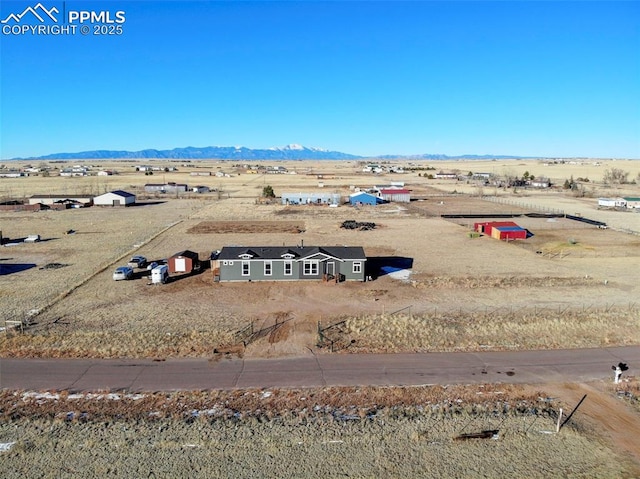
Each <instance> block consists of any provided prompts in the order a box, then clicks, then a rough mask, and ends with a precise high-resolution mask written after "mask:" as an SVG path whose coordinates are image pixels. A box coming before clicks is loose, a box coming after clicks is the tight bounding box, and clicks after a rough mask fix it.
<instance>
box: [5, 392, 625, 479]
mask: <svg viewBox="0 0 640 479" xmlns="http://www.w3.org/2000/svg"><path fill="white" fill-rule="evenodd" d="M0 403H1V404H2V416H3V418H4V419H3V421H2V422H0V442H3V443H10V442H12V443H14V444H13V445H12V446H11V448H10V449H9V451H7V452H4V453H0V454H2V461H1V462H0V474H2V476H3V477H7V478H13V477H16V478H17V477H35V476H38V477H78V476H82V477H88V478H91V477H103V476H104V475H110V476H117V477H154V476H155V477H194V476H196V477H205V476H206V477H247V478H248V477H251V478H254V477H280V478H293V477H322V478H326V477H345V476H348V477H425V478H439V477H487V476H490V477H495V478H500V477H525V476H526V477H531V478H543V477H544V478H546V477H575V478H593V477H633V474H634V473H635V472H636V471H635V470H634V466H633V464H632V463H630V462H628V460H627V459H625V458H624V457H623V456H620V455H618V453H616V452H614V451H612V450H610V449H609V448H608V447H606V446H604V445H603V443H602V442H601V440H600V439H599V438H598V437H597V435H594V431H592V430H590V429H589V426H588V425H583V424H581V423H580V422H578V421H572V422H571V423H569V424H567V426H566V427H564V428H562V429H561V431H560V433H559V434H554V433H553V431H555V425H556V418H557V407H558V404H556V403H555V402H554V401H549V400H548V399H547V398H546V395H545V394H544V393H543V392H537V391H530V390H529V391H528V390H524V389H522V388H520V387H516V386H509V385H502V386H499V387H496V386H490V385H484V386H483V385H480V386H473V387H456V386H452V387H430V388H424V387H423V388H389V389H386V388H385V389H381V388H357V389H355V388H325V389H321V390H315V389H314V390H249V391H234V392H207V393H204V392H176V393H170V394H148V395H126V394H122V393H121V394H113V393H112V394H107V393H104V394H102V395H98V394H93V395H71V394H66V393H62V394H59V395H36V394H27V393H21V392H15V393H8V392H4V393H3V394H2V397H1V398H0ZM489 430H490V431H497V432H496V433H495V434H493V433H492V434H490V435H489V437H488V438H485V439H466V440H463V439H461V437H460V436H461V435H464V434H470V433H478V432H481V431H489Z"/></svg>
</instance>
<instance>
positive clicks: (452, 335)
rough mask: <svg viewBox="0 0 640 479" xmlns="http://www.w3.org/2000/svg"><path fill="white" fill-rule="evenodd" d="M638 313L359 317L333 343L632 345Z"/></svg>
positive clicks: (351, 347) (362, 348) (440, 347)
mask: <svg viewBox="0 0 640 479" xmlns="http://www.w3.org/2000/svg"><path fill="white" fill-rule="evenodd" d="M639 314H640V310H638V308H631V309H629V308H623V309H610V310H600V311H582V310H573V311H572V310H559V309H552V310H529V311H522V310H519V311H509V310H501V311H488V312H475V313H465V312H461V311H457V312H456V311H453V312H449V313H447V312H437V311H435V312H432V313H430V314H419V315H408V314H396V315H378V316H362V317H350V318H347V319H346V322H345V328H344V330H343V331H342V333H341V334H337V335H336V334H335V333H334V334H333V335H332V339H334V340H335V341H336V342H337V343H338V344H343V345H348V348H347V347H346V346H345V350H348V351H349V352H353V353H356V352H369V351H385V352H399V351H478V350H483V349H485V350H486V349H491V350H521V349H555V348H561V349H568V348H589V347H606V346H611V345H613V344H616V345H633V344H637V341H638V338H639V337H640V323H639V322H638V315H639ZM334 349H335V348H334ZM338 349H340V348H339V347H338Z"/></svg>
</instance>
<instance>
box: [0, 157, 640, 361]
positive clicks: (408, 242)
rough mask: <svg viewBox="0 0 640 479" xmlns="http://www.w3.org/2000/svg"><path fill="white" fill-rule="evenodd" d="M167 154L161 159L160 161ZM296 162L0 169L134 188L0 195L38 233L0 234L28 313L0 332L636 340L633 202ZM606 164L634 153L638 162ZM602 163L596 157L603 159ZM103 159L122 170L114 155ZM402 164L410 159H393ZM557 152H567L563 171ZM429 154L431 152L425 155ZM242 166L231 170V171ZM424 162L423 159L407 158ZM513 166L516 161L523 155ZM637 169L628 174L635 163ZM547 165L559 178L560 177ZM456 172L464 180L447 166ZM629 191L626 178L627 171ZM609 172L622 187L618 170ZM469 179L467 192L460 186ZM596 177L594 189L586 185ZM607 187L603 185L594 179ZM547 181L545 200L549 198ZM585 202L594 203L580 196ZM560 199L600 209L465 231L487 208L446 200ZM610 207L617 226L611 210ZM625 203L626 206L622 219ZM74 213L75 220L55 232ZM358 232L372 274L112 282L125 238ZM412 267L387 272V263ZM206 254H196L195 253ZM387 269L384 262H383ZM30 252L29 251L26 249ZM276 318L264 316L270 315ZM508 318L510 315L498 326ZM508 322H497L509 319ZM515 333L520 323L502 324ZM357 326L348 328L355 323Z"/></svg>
mask: <svg viewBox="0 0 640 479" xmlns="http://www.w3.org/2000/svg"><path fill="white" fill-rule="evenodd" d="M162 164H164V163H162ZM283 164H284V165H285V166H287V167H288V168H289V170H290V171H295V172H296V173H297V174H295V175H294V174H248V173H246V172H245V170H241V169H240V168H237V167H234V166H232V165H231V164H230V163H229V162H211V163H210V164H207V163H206V162H202V163H197V165H196V164H189V165H188V166H185V167H182V166H180V167H178V170H179V171H178V172H167V173H164V172H163V173H160V174H157V175H155V176H153V177H150V176H145V175H144V174H143V173H141V172H135V171H122V172H121V174H119V175H115V176H110V177H86V178H61V177H56V176H51V177H47V178H45V177H41V176H36V177H27V178H16V179H9V178H3V179H2V181H0V188H1V189H0V192H2V193H3V194H4V195H5V196H10V195H13V196H12V197H17V196H20V195H16V194H15V193H16V191H21V192H22V196H25V197H27V196H29V194H28V192H34V194H35V193H36V192H42V191H46V192H56V193H57V194H62V193H65V192H66V193H69V194H87V193H90V192H92V191H95V192H96V193H98V192H101V191H100V190H108V189H111V188H122V189H127V190H131V191H136V192H138V194H140V195H141V197H142V198H147V199H146V200H145V199H141V200H140V204H139V205H138V206H135V207H129V208H97V207H92V208H80V209H68V210H63V211H40V212H25V211H21V212H13V211H1V212H0V219H1V228H2V231H3V234H4V237H5V238H22V237H26V236H27V235H29V234H40V235H41V237H42V238H43V241H41V242H38V243H30V244H26V243H19V244H16V245H14V246H5V247H3V248H2V255H1V256H2V258H1V259H2V262H1V263H0V264H1V265H2V267H3V268H5V271H7V268H8V267H9V265H12V266H11V267H13V268H18V269H20V268H23V269H22V270H20V271H18V272H14V273H12V274H3V275H0V292H1V293H2V297H3V305H4V307H3V310H2V318H0V320H2V321H3V322H4V321H23V322H26V323H29V324H30V325H29V327H28V328H27V329H26V331H25V333H24V334H5V335H2V336H1V337H0V352H1V353H2V354H4V355H16V356H52V357H57V356H62V357H69V356H70V357H73V356H82V357H86V356H89V357H149V356H152V357H175V356H209V355H211V354H212V353H213V351H214V350H215V349H221V348H225V347H230V346H232V345H233V344H234V343H235V342H237V336H235V334H236V333H237V332H238V331H240V330H242V329H244V328H246V327H248V326H249V325H251V327H252V328H253V329H254V330H258V331H259V330H267V328H270V327H273V326H277V329H278V331H277V334H272V335H263V336H262V337H257V339H256V340H255V341H252V342H251V343H250V344H245V346H246V348H244V351H243V354H245V355H253V356H266V357H272V356H279V355H291V354H309V351H310V350H312V349H314V348H316V347H317V346H318V341H319V339H320V338H319V335H318V328H321V329H322V328H326V327H329V326H331V325H333V324H335V323H341V322H342V321H344V320H347V319H348V321H347V322H346V323H344V327H340V328H333V329H332V331H331V332H332V333H333V334H334V335H335V334H336V332H337V331H340V337H339V338H332V339H331V340H332V341H334V343H335V344H339V343H340V341H342V342H344V343H345V344H350V345H352V347H350V348H349V349H350V350H352V351H375V350H380V351H407V350H410V351H437V350H459V349H463V350H467V349H471V350H473V349H478V348H487V347H489V348H496V349H505V348H511V349H518V348H532V347H535V348H540V347H543V348H544V347H588V346H606V345H618V344H635V343H637V340H638V338H639V337H640V326H639V325H638V322H637V317H638V308H640V305H639V304H638V303H636V298H638V297H640V295H639V293H640V286H639V285H638V283H637V281H636V278H637V271H636V268H634V267H632V265H633V264H634V263H635V262H637V260H638V257H639V256H640V236H638V235H633V234H628V233H625V232H623V231H618V229H620V230H624V229H629V230H635V231H640V214H634V213H630V212H611V211H602V210H598V209H597V207H596V204H597V201H596V198H585V197H580V198H575V197H574V196H573V195H572V194H571V193H567V192H566V191H563V190H554V191H542V192H536V191H534V190H521V191H520V192H515V193H514V192H513V191H510V190H507V189H496V191H495V192H489V191H486V190H487V189H486V188H485V194H488V193H495V194H496V195H497V197H493V198H492V201H489V200H488V199H485V198H481V197H480V196H478V195H477V189H478V187H475V186H473V185H470V184H467V183H466V182H465V181H462V182H460V181H457V182H456V181H455V180H434V179H429V178H426V177H425V176H422V174H423V173H426V171H429V172H433V171H434V170H424V169H419V170H418V171H408V172H407V173H404V174H393V175H391V174H389V175H370V174H365V173H362V171H361V170H360V169H359V168H358V166H359V165H358V164H356V163H355V162H290V163H287V162H284V163H283ZM611 165H614V166H616V167H618V166H620V167H623V168H628V167H631V166H633V167H634V168H636V169H637V166H636V162H611ZM611 165H609V167H612V166H611ZM110 166H111V167H112V168H113V169H116V170H117V169H120V170H124V169H125V168H128V169H129V170H133V167H132V165H130V164H127V163H125V162H114V163H113V164H111V165H110ZM405 166H406V167H407V168H409V167H410V166H409V165H408V164H407V165H405ZM570 166H574V167H575V171H573V172H572V170H571V169H570ZM424 167H427V164H424V165H421V166H420V168H424ZM435 167H437V168H438V170H443V171H450V170H452V169H455V170H458V171H465V170H466V169H469V170H473V171H490V170H489V168H493V170H494V171H495V170H496V169H500V168H502V169H504V170H505V171H506V170H509V171H510V170H522V169H524V168H526V169H527V170H526V171H531V172H532V173H533V172H535V173H536V174H538V175H539V176H540V175H541V174H542V173H538V170H540V171H541V172H544V173H546V171H547V170H545V168H548V171H553V172H554V173H555V172H558V171H560V168H562V169H563V170H562V171H563V173H562V174H563V175H566V176H567V177H570V176H574V177H579V176H580V177H582V176H583V175H585V176H589V177H591V178H594V181H593V182H592V184H591V185H589V187H593V186H592V185H593V184H596V179H597V176H596V171H600V172H601V171H603V168H607V165H602V166H599V167H596V166H593V165H553V166H543V165H542V164H540V163H537V162H530V163H524V164H521V163H520V162H517V163H516V162H514V164H508V165H504V166H502V167H498V166H497V165H496V164H495V163H494V164H491V162H488V163H485V164H481V163H480V162H478V163H473V162H471V163H458V162H454V163H453V164H444V163H442V164H441V163H440V162H437V163H436V164H435ZM194 169H207V170H210V171H212V172H216V171H220V170H224V171H225V173H227V174H229V175H231V176H228V177H227V176H225V177H216V176H202V177H201V176H198V177H193V176H190V175H189V171H193V170H194ZM241 171H242V172H241ZM419 173H420V174H421V176H418V174H419ZM518 174H520V173H518ZM636 174H637V173H636V171H635V170H633V171H632V175H634V176H635V175H636ZM160 177H162V179H163V180H164V181H169V180H171V181H175V182H178V183H180V182H184V183H189V184H195V182H197V183H198V184H200V183H205V184H206V183H207V182H209V186H210V187H211V188H212V189H215V190H216V191H214V192H212V193H208V194H204V195H197V194H184V195H182V196H180V195H179V196H178V198H176V197H174V195H156V194H154V195H146V196H145V195H144V193H141V191H142V186H143V185H144V184H145V183H146V182H150V181H153V182H158V181H160ZM561 179H562V178H561V177H558V178H556V177H554V178H553V181H554V182H557V183H559V182H561ZM391 181H402V182H404V183H405V186H406V187H407V188H409V189H411V190H412V195H413V196H414V197H416V198H417V200H416V201H412V202H411V203H410V204H407V203H389V204H385V205H380V206H377V207H367V206H363V207H356V208H354V207H350V206H347V205H343V206H340V207H338V208H328V207H326V206H311V205H303V206H284V205H281V204H279V202H278V201H277V199H275V200H273V201H270V202H269V201H262V200H260V195H261V192H262V188H263V187H264V185H266V184H269V185H270V186H273V188H274V190H275V192H276V195H277V194H279V193H282V192H285V191H298V190H299V191H319V190H320V188H319V183H320V184H322V191H327V192H339V193H341V194H342V195H343V197H347V196H348V194H349V192H350V191H352V190H353V188H354V187H362V188H365V187H370V186H373V185H375V184H385V183H389V182H391ZM460 183H462V184H460ZM622 186H624V187H626V188H628V190H625V191H627V193H625V194H629V195H631V194H633V191H634V188H635V189H636V190H637V188H638V187H637V185H622ZM622 186H620V188H622ZM464 189H467V190H469V192H468V193H460V191H461V190H464ZM598 192H600V190H598ZM602 192H603V194H606V193H608V191H607V190H606V189H603V190H602ZM552 199H555V201H551V200H552ZM586 207H588V208H589V210H588V211H585V208H586ZM557 210H563V211H569V212H571V214H579V215H582V216H585V217H589V218H593V219H598V220H601V221H606V222H607V223H609V224H611V225H612V228H610V229H607V230H601V229H598V228H595V227H594V226H592V225H589V224H586V223H582V222H579V221H573V220H570V219H567V218H564V217H527V216H516V217H515V218H513V220H514V221H516V222H517V223H518V224H520V225H521V226H522V227H524V228H527V229H528V230H529V231H530V232H531V233H532V236H531V237H530V238H528V239H527V240H525V241H521V242H509V243H505V242H501V241H497V240H494V239H492V238H489V237H472V235H470V234H469V232H470V231H471V229H472V228H473V223H474V222H475V221H481V220H483V218H480V219H479V218H443V217H441V215H468V214H473V215H486V218H484V220H491V217H492V215H499V214H512V215H522V214H525V213H529V212H540V211H550V212H551V211H557ZM345 220H356V221H362V222H372V223H375V224H376V228H375V229H373V230H368V231H360V230H347V229H344V228H341V227H340V225H341V224H342V222H343V221H345ZM616 221H618V222H619V223H620V225H621V227H620V228H614V227H613V225H614V224H615V223H616ZM634 221H635V222H634ZM69 230H73V232H74V233H73V234H65V233H66V232H68V231H69ZM302 243H304V244H306V245H354V246H363V247H364V249H365V252H366V254H367V256H368V257H369V261H368V263H369V266H370V268H372V270H371V275H372V276H373V278H374V279H375V280H374V281H369V282H365V283H358V284H333V283H308V282H305V283H251V284H249V283H232V284H229V283H227V284H218V283H214V282H213V278H212V275H211V271H209V270H208V269H206V268H205V269H204V270H203V271H202V272H200V274H194V275H186V276H174V277H173V278H172V279H171V281H170V282H169V283H168V284H166V285H161V286H157V285H156V286H150V284H149V283H150V281H149V278H148V277H147V272H145V271H138V272H136V275H135V279H134V280H132V281H119V282H114V281H112V279H111V274H112V271H113V270H114V269H115V267H117V266H119V265H121V264H126V261H127V259H128V257H129V256H131V255H133V254H142V255H144V256H146V257H147V258H149V259H150V260H159V259H166V258H167V257H168V256H170V255H172V254H174V253H176V252H178V251H182V250H184V249H190V250H192V251H196V252H198V253H199V255H200V257H201V259H203V260H206V259H207V258H208V257H209V255H210V254H211V252H213V251H215V250H217V249H220V248H221V247H223V246H225V245H246V246H277V245H287V246H295V245H297V244H302ZM398 261H400V263H404V264H405V265H409V266H410V268H409V270H408V271H404V272H399V273H400V276H398V275H397V274H385V273H386V272H388V271H391V270H393V269H394V265H395V264H399V263H398ZM205 264H206V263H205ZM387 264H388V265H389V267H390V268H391V269H389V268H387V269H384V268H383V269H382V270H381V269H380V268H381V267H384V266H385V265H387ZM27 266H29V267H27ZM276 323H277V324H276ZM505 328H506V329H505ZM507 331H508V332H509V334H508V335H506V336H508V337H506V336H505V334H503V333H506V332H507ZM515 338H517V340H516V339H515ZM353 340H355V341H353Z"/></svg>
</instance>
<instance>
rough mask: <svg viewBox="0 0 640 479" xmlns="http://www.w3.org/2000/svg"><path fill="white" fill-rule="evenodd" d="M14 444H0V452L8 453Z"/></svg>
mask: <svg viewBox="0 0 640 479" xmlns="http://www.w3.org/2000/svg"><path fill="white" fill-rule="evenodd" d="M14 444H15V441H14V442H0V452H8V451H10V450H11V448H12V447H13V445H14Z"/></svg>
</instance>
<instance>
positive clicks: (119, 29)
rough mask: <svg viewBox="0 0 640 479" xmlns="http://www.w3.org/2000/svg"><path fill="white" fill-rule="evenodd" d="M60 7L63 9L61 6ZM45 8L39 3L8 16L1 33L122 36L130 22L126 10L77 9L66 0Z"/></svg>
mask: <svg viewBox="0 0 640 479" xmlns="http://www.w3.org/2000/svg"><path fill="white" fill-rule="evenodd" d="M58 6H59V7H60V8H58ZM58 6H56V5H54V6H50V7H49V8H47V7H45V6H44V5H43V4H42V3H40V2H38V3H37V4H36V5H29V6H27V7H26V8H24V9H23V10H21V11H17V12H11V13H9V14H8V15H5V16H4V18H3V19H2V20H0V24H1V25H2V28H1V31H2V35H9V36H20V35H31V36H37V35H55V36H57V35H83V36H86V35H122V34H123V33H124V24H125V22H126V21H127V18H126V12H125V11H124V10H116V11H113V10H74V9H67V2H62V3H61V4H58Z"/></svg>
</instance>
